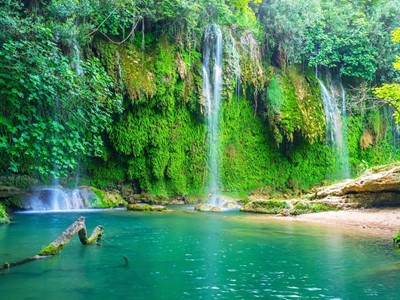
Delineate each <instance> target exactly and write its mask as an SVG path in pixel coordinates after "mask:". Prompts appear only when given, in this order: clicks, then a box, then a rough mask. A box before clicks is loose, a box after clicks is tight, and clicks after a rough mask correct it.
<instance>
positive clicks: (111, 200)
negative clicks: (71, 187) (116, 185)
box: [79, 187, 127, 208]
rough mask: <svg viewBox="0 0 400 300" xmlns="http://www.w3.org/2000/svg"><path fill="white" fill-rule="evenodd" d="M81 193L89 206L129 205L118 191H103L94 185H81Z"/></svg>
mask: <svg viewBox="0 0 400 300" xmlns="http://www.w3.org/2000/svg"><path fill="white" fill-rule="evenodd" d="M79 193H80V195H81V197H82V199H84V201H85V203H86V205H87V207H89V208H110V207H117V206H126V205H127V202H126V201H125V200H124V199H123V198H122V197H121V195H120V194H119V193H118V192H117V191H103V190H99V189H97V188H94V187H81V188H80V190H79Z"/></svg>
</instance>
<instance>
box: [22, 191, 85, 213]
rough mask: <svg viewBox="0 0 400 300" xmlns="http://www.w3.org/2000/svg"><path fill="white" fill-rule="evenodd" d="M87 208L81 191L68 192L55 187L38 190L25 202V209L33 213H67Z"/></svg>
mask: <svg viewBox="0 0 400 300" xmlns="http://www.w3.org/2000/svg"><path fill="white" fill-rule="evenodd" d="M86 207H87V204H86V200H85V197H84V194H83V192H82V191H81V190H79V189H73V190H66V189H62V188H58V187H54V186H52V187H43V188H36V189H34V190H33V191H32V193H31V194H30V195H29V196H27V197H26V199H25V201H24V208H25V209H29V210H32V211H65V210H74V209H84V208H86Z"/></svg>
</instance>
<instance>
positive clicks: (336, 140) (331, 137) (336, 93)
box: [316, 71, 350, 178]
mask: <svg viewBox="0 0 400 300" xmlns="http://www.w3.org/2000/svg"><path fill="white" fill-rule="evenodd" d="M316 77H317V80H318V82H319V84H320V88H321V94H322V100H323V102H324V112H325V118H326V139H327V141H328V142H329V143H330V144H331V145H332V146H333V147H334V148H335V149H336V150H337V152H338V161H339V165H340V166H339V168H340V171H341V177H342V178H350V168H349V155H348V146H347V126H346V117H347V115H346V92H345V89H344V87H343V85H342V82H341V81H340V80H336V81H334V80H332V76H331V74H330V73H329V72H327V73H326V82H327V85H328V86H329V89H328V88H327V87H326V86H325V84H324V82H323V81H322V80H321V79H320V78H319V77H318V71H316Z"/></svg>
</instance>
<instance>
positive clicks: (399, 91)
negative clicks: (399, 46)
mask: <svg viewBox="0 0 400 300" xmlns="http://www.w3.org/2000/svg"><path fill="white" fill-rule="evenodd" d="M392 37H393V42H395V43H398V42H400V27H399V28H397V29H396V30H395V31H393V33H392ZM393 67H394V68H395V69H396V70H400V56H397V60H396V61H395V62H394V63H393ZM374 93H375V95H376V96H377V97H378V98H381V99H384V100H386V101H388V102H389V104H390V105H392V106H393V107H394V108H395V113H394V117H395V120H396V123H399V122H400V83H397V82H394V83H385V84H383V85H382V86H381V87H379V88H376V89H374Z"/></svg>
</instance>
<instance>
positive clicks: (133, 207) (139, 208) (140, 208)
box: [127, 203, 168, 211]
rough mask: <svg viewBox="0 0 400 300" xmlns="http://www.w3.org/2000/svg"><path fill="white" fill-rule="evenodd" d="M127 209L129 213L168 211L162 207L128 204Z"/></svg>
mask: <svg viewBox="0 0 400 300" xmlns="http://www.w3.org/2000/svg"><path fill="white" fill-rule="evenodd" d="M127 209H128V210H131V211H168V209H167V208H166V207H165V206H163V205H150V204H146V203H137V204H128V206H127Z"/></svg>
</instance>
